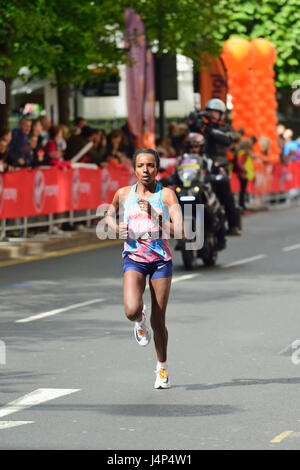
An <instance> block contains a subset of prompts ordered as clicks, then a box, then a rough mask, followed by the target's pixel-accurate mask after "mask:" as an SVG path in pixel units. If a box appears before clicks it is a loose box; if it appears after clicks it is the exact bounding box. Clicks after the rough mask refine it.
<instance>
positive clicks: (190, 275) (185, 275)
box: [172, 274, 199, 284]
mask: <svg viewBox="0 0 300 470" xmlns="http://www.w3.org/2000/svg"><path fill="white" fill-rule="evenodd" d="M197 276H199V274H184V275H183V276H178V277H174V278H173V279H172V284H173V283H174V282H179V281H185V280H186V279H193V278H194V277H197Z"/></svg>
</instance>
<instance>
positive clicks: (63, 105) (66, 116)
mask: <svg viewBox="0 0 300 470" xmlns="http://www.w3.org/2000/svg"><path fill="white" fill-rule="evenodd" d="M57 98H58V116H59V124H64V125H65V126H68V125H69V124H70V107H69V86H68V85H60V84H59V83H58V85H57Z"/></svg>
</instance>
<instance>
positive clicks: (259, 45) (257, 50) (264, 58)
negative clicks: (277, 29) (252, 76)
mask: <svg viewBox="0 0 300 470" xmlns="http://www.w3.org/2000/svg"><path fill="white" fill-rule="evenodd" d="M276 55H277V54H276V49H275V47H274V46H273V44H272V43H271V42H270V41H268V40H267V39H264V38H256V39H252V41H251V66H252V67H253V68H254V69H259V70H263V69H264V70H266V69H268V68H270V67H272V66H273V65H274V64H275V61H276Z"/></svg>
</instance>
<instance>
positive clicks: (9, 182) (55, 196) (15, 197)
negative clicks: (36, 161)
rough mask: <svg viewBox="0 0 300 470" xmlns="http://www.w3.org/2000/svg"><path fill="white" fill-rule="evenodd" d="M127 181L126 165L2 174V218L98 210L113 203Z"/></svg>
mask: <svg viewBox="0 0 300 470" xmlns="http://www.w3.org/2000/svg"><path fill="white" fill-rule="evenodd" d="M128 181H129V170H128V169H127V168H126V167H124V165H116V166H113V165H111V166H109V167H108V168H105V169H97V170H91V169H84V168H80V169H79V168H78V169H75V170H73V169H66V170H60V169H57V168H49V169H35V170H27V169H26V170H18V171H15V172H13V173H5V174H2V175H1V174H0V219H9V218H15V217H29V216H37V215H44V214H54V213H59V212H66V211H70V210H84V209H96V208H97V207H98V206H99V204H101V202H111V200H112V197H113V195H114V193H115V192H116V190H117V189H118V188H119V187H120V186H127V185H128Z"/></svg>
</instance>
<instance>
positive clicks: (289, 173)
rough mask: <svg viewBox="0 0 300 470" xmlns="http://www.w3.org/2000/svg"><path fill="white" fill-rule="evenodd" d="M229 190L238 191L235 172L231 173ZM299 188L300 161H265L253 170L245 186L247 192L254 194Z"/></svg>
mask: <svg viewBox="0 0 300 470" xmlns="http://www.w3.org/2000/svg"><path fill="white" fill-rule="evenodd" d="M230 185H231V190H232V192H234V193H237V192H239V191H240V182H239V179H238V176H237V174H236V173H232V174H231V179H230ZM298 188H300V161H295V162H290V163H288V164H286V165H284V164H281V163H279V164H276V165H273V164H271V163H267V164H264V165H262V166H261V168H257V169H256V170H255V177H254V180H253V181H250V182H249V183H248V186H247V192H248V193H253V194H256V195H262V194H267V193H280V192H288V191H290V190H291V189H298Z"/></svg>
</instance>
